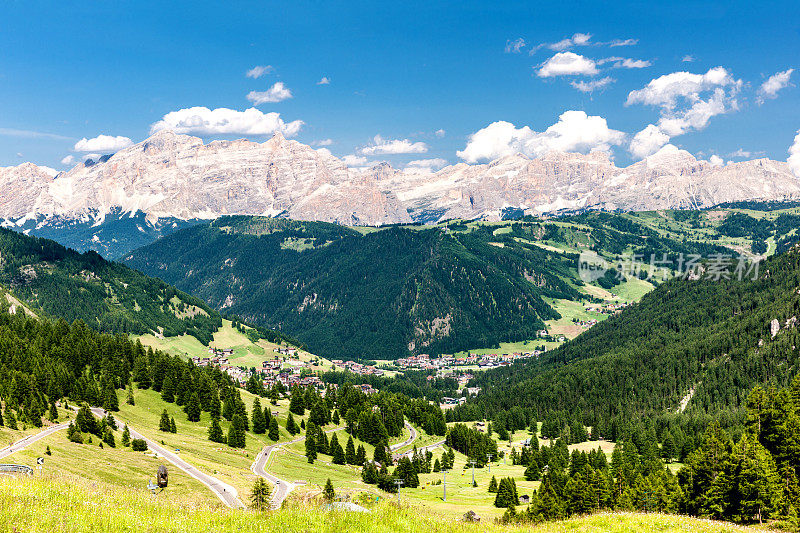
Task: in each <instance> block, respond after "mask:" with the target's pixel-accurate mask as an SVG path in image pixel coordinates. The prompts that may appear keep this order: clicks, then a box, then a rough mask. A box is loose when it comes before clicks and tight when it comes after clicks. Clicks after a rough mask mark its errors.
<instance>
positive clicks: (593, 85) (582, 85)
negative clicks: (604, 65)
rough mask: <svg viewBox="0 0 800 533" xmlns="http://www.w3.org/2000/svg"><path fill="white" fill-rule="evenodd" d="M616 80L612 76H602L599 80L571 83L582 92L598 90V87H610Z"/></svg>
mask: <svg viewBox="0 0 800 533" xmlns="http://www.w3.org/2000/svg"><path fill="white" fill-rule="evenodd" d="M615 81H617V80H615V79H614V78H612V77H611V76H606V77H605V78H600V79H599V80H591V81H572V82H570V85H572V86H573V87H574V88H576V89H578V90H579V91H580V92H582V93H591V92H594V91H596V90H597V89H602V88H604V87H608V86H609V85H611V84H612V83H614V82H615Z"/></svg>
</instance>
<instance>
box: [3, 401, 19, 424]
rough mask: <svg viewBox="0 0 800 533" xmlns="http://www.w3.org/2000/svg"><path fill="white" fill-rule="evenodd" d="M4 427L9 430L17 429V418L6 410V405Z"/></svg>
mask: <svg viewBox="0 0 800 533" xmlns="http://www.w3.org/2000/svg"><path fill="white" fill-rule="evenodd" d="M6 426H8V428H9V429H14V430H16V429H19V428H18V427H17V418H16V417H15V416H14V411H12V410H11V409H9V408H8V404H6Z"/></svg>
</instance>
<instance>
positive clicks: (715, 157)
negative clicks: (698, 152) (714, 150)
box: [708, 154, 725, 167]
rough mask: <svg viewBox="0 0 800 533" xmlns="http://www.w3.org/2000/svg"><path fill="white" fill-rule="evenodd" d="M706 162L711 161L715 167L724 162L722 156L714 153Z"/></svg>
mask: <svg viewBox="0 0 800 533" xmlns="http://www.w3.org/2000/svg"><path fill="white" fill-rule="evenodd" d="M708 162H709V163H711V164H712V165H713V166H715V167H721V166H723V165H724V164H725V162H724V161H723V160H722V158H721V157H720V156H718V155H716V154H714V155H712V156H711V157H709V158H708Z"/></svg>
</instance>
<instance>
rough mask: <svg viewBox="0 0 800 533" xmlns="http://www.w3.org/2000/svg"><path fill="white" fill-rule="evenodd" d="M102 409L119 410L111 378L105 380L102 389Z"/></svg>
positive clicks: (115, 390)
mask: <svg viewBox="0 0 800 533" xmlns="http://www.w3.org/2000/svg"><path fill="white" fill-rule="evenodd" d="M103 409H105V410H106V411H119V399H118V398H117V389H116V388H115V387H114V384H113V382H112V381H111V380H109V381H108V382H106V386H105V389H104V391H103Z"/></svg>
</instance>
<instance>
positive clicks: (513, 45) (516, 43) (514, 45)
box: [505, 37, 527, 54]
mask: <svg viewBox="0 0 800 533" xmlns="http://www.w3.org/2000/svg"><path fill="white" fill-rule="evenodd" d="M526 44H527V43H526V42H525V39H523V38H522V37H519V38H517V39H514V40H511V39H509V40H508V41H506V48H505V52H506V53H507V54H518V53H520V52H521V51H522V49H523V48H525V45H526Z"/></svg>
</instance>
